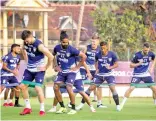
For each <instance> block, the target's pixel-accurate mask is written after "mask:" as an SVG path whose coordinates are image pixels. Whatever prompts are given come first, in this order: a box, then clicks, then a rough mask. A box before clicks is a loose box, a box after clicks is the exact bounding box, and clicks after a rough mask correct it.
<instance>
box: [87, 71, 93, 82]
mask: <svg viewBox="0 0 156 121" xmlns="http://www.w3.org/2000/svg"><path fill="white" fill-rule="evenodd" d="M87 77H88V79H89V80H92V78H93V76H92V75H91V73H90V72H88V73H87Z"/></svg>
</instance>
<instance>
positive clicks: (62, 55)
mask: <svg viewBox="0 0 156 121" xmlns="http://www.w3.org/2000/svg"><path fill="white" fill-rule="evenodd" d="M60 41H61V44H59V45H56V46H55V48H54V51H53V55H54V56H56V60H57V64H58V66H56V67H55V70H56V71H57V72H58V74H57V77H56V79H55V81H54V93H55V96H56V98H57V100H58V102H59V104H60V106H61V108H60V109H59V110H58V111H57V112H56V113H64V112H66V111H67V110H66V108H65V106H64V103H63V100H62V95H61V93H60V85H61V84H62V83H65V84H66V89H67V92H68V94H69V98H70V101H71V105H72V108H71V110H70V112H68V114H75V113H76V110H75V96H74V93H73V88H72V87H73V84H74V81H75V77H76V73H77V72H78V68H79V67H78V66H77V65H76V56H80V57H81V61H82V63H84V61H85V60H86V56H85V54H84V53H82V52H80V51H79V50H77V49H76V48H74V47H72V46H71V45H69V39H68V35H67V34H66V32H65V31H62V32H61V35H60Z"/></svg>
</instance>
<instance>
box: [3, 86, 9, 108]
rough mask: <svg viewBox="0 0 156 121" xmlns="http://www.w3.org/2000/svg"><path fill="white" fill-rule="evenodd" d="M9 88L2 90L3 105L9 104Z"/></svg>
mask: <svg viewBox="0 0 156 121" xmlns="http://www.w3.org/2000/svg"><path fill="white" fill-rule="evenodd" d="M9 90H10V88H6V90H5V92H4V104H3V106H5V107H7V106H9V104H8V100H7V99H8V94H9Z"/></svg>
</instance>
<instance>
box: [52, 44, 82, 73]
mask: <svg viewBox="0 0 156 121" xmlns="http://www.w3.org/2000/svg"><path fill="white" fill-rule="evenodd" d="M79 54H80V51H79V50H77V49H76V48H74V47H72V46H71V45H69V46H68V48H67V49H63V48H62V46H61V44H59V45H56V46H55V48H54V52H53V55H54V56H55V55H56V59H57V64H58V65H59V66H60V67H61V69H62V72H63V73H67V72H69V70H70V69H71V68H72V67H75V66H76V60H77V57H76V56H79Z"/></svg>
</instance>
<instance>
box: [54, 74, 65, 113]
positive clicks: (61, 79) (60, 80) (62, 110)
mask: <svg viewBox="0 0 156 121" xmlns="http://www.w3.org/2000/svg"><path fill="white" fill-rule="evenodd" d="M64 81H65V75H64V74H63V73H61V72H59V73H58V75H57V77H56V79H55V81H54V87H53V89H54V93H55V97H56V99H57V101H58V102H59V104H60V106H61V108H60V109H59V110H58V111H57V112H56V113H59V114H60V113H65V112H67V109H66V108H65V106H64V102H63V99H62V94H61V92H60V85H61V84H62V83H63V82H64Z"/></svg>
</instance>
